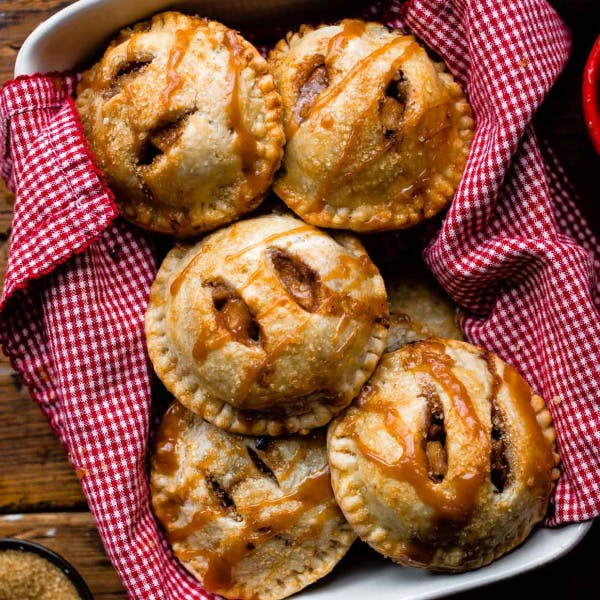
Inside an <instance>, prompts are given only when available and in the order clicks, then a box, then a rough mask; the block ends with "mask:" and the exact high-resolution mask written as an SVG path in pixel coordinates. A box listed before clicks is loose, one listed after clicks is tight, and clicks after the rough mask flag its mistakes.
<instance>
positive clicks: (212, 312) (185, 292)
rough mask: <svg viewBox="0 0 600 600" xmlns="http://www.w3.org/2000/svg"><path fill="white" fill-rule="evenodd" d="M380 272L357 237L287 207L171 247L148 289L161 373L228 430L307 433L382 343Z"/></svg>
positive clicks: (361, 376) (153, 350)
mask: <svg viewBox="0 0 600 600" xmlns="http://www.w3.org/2000/svg"><path fill="white" fill-rule="evenodd" d="M387 318H388V307H387V298H386V292H385V287H384V283H383V280H382V278H381V276H380V275H379V272H378V270H377V268H376V267H375V266H374V265H373V263H372V262H371V260H370V259H369V257H368V256H367V254H366V252H365V250H364V248H363V246H362V245H361V244H360V242H358V241H357V240H356V239H355V238H353V237H351V236H348V235H339V236H337V238H336V239H334V238H332V237H331V236H330V235H328V234H327V233H325V232H322V231H320V230H318V229H316V228H315V227H313V226H312V225H307V224H306V223H304V222H302V221H300V220H298V219H296V218H294V217H290V216H283V215H267V216H263V217H258V218H255V219H248V220H244V221H239V222H237V223H235V224H234V225H231V226H229V227H227V228H224V229H221V230H219V231H217V232H215V233H213V234H211V235H209V236H207V237H206V238H204V239H203V240H202V241H200V242H198V243H196V244H195V245H187V246H186V245H183V244H180V245H178V246H176V247H175V248H174V249H173V250H172V251H171V252H170V253H169V254H168V255H167V257H166V258H165V260H164V262H163V264H162V266H161V267H160V269H159V272H158V274H157V276H156V280H155V282H154V284H153V286H152V290H151V293H150V302H149V306H148V311H147V315H146V338H147V343H148V350H149V353H150V358H151V359H152V362H153V364H154V368H155V370H156V372H157V374H158V376H159V377H160V378H161V379H162V381H163V383H164V384H165V385H166V387H167V388H168V389H169V391H170V392H171V393H172V394H174V395H175V397H176V398H177V399H178V400H180V402H182V403H183V404H184V405H185V406H187V407H188V408H189V409H191V410H192V411H194V412H196V413H198V414H199V415H201V416H203V417H204V418H205V419H207V420H208V421H210V422H211V423H214V424H216V425H218V426H219V427H222V428H224V429H227V430H230V431H234V432H238V433H252V434H255V435H260V434H265V433H267V434H269V435H279V434H281V433H284V432H288V433H293V432H296V431H300V432H306V431H308V430H309V429H311V428H313V427H319V426H321V425H324V424H325V423H327V422H328V421H329V420H330V419H331V417H332V415H333V414H335V413H337V412H339V411H340V410H342V408H344V407H345V406H347V405H348V404H349V403H350V402H351V400H352V399H353V398H354V397H355V396H356V394H357V393H358V392H359V390H360V388H361V386H362V384H363V383H364V382H365V381H366V380H367V379H368V377H369V376H370V375H371V373H372V372H373V370H374V369H375V367H376V365H377V361H378V360H379V357H380V356H381V354H382V353H383V350H384V348H385V342H386V337H387V325H388V323H387Z"/></svg>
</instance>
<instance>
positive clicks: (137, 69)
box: [77, 12, 284, 237]
mask: <svg viewBox="0 0 600 600" xmlns="http://www.w3.org/2000/svg"><path fill="white" fill-rule="evenodd" d="M77 108H78V110H79V114H80V116H81V120H82V122H83V126H84V130H85V134H86V136H87V139H88V141H89V144H90V147H91V149H92V151H93V153H94V154H95V156H96V158H97V160H98V164H99V166H100V168H101V169H102V170H103V171H104V173H105V174H106V178H107V180H108V184H109V185H110V187H111V188H112V190H113V191H114V193H115V195H116V199H117V203H118V205H119V208H120V210H121V213H122V214H123V215H124V216H125V217H126V218H128V219H129V220H130V221H132V222H134V223H136V224H137V225H140V226H142V227H145V228H147V229H151V230H155V231H161V232H165V233H172V234H175V235H177V236H179V237H184V236H191V235H194V234H197V233H199V232H202V231H207V230H210V229H214V228H216V227H218V226H220V225H224V224H226V223H230V222H231V221H233V220H235V219H236V218H237V217H238V216H239V215H241V214H242V213H244V212H246V211H248V210H250V209H252V208H254V207H255V206H257V205H258V204H259V203H260V200H261V199H262V195H263V194H264V193H265V192H266V190H267V188H268V187H269V184H270V183H271V180H272V176H273V173H274V172H275V170H276V169H277V168H278V166H279V163H280V161H281V156H282V147H283V142H284V137H283V130H282V127H281V107H280V99H279V95H278V93H277V92H276V90H275V89H274V84H273V79H272V77H271V75H270V74H269V72H268V68H267V63H266V61H265V60H264V59H263V58H262V57H261V56H260V54H259V53H258V51H257V50H256V49H255V48H254V47H253V46H252V45H251V44H250V43H249V42H247V41H246V40H245V39H243V38H242V37H241V36H240V35H239V34H238V33H236V32H234V31H232V30H231V29H228V28H227V27H225V26H224V25H221V24H220V23H217V22H214V21H208V20H206V19H200V18H198V17H189V16H186V15H183V14H180V13H176V12H166V13H161V14H158V15H156V16H154V17H153V18H152V20H151V21H149V22H145V23H140V24H138V25H136V26H135V27H133V28H131V29H125V30H124V31H122V32H121V34H120V35H119V37H118V38H117V39H116V40H114V41H113V42H112V43H111V45H110V46H109V47H108V49H107V50H106V52H105V54H104V56H103V58H102V59H101V60H100V61H99V62H98V63H97V64H96V65H94V66H93V67H92V68H91V69H90V70H89V71H87V72H86V73H84V75H83V79H82V81H81V83H80V85H79V89H78V98H77Z"/></svg>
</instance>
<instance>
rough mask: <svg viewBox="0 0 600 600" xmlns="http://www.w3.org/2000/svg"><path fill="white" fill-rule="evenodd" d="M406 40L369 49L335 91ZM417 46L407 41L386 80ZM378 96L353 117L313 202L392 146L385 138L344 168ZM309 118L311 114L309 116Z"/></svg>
mask: <svg viewBox="0 0 600 600" xmlns="http://www.w3.org/2000/svg"><path fill="white" fill-rule="evenodd" d="M401 42H402V43H405V40H403V38H396V39H394V40H392V41H391V42H390V43H388V44H386V45H385V46H382V47H381V48H379V49H378V50H376V51H374V52H372V53H371V54H370V55H369V56H367V57H365V58H364V59H362V60H361V61H360V62H358V63H357V65H356V66H355V67H354V68H353V69H352V70H351V71H350V72H349V73H348V74H347V75H346V76H345V77H344V79H343V80H342V81H341V82H340V83H339V84H338V85H337V86H336V87H335V88H333V89H334V91H335V92H336V95H339V94H340V93H341V91H342V89H343V87H347V85H348V84H349V83H350V81H351V80H352V79H355V78H358V77H359V76H360V75H362V73H363V72H365V71H367V72H368V69H369V67H370V66H371V65H372V64H373V63H374V62H375V61H376V60H377V59H378V58H379V57H380V56H381V55H384V54H385V53H386V52H388V51H389V50H390V49H391V48H393V47H395V46H396V45H398V44H399V43H401ZM418 49H419V45H418V44H417V43H416V42H412V43H411V44H409V45H408V46H407V47H406V48H405V49H404V51H403V52H402V54H401V55H400V56H399V57H397V58H396V59H395V60H394V61H393V62H392V64H391V66H390V68H389V69H388V71H387V73H386V76H385V77H384V79H383V80H384V81H388V80H389V79H390V78H391V77H392V76H393V74H394V73H395V72H396V71H397V70H398V64H399V63H401V62H403V61H405V60H406V59H407V58H408V57H410V56H411V55H412V54H414V52H416V51H417V50H418ZM330 95H331V94H327V92H326V93H325V94H323V96H322V97H320V98H319V99H318V100H317V102H316V103H315V105H314V106H313V108H312V110H311V113H312V112H315V113H316V112H317V111H319V110H320V109H321V108H322V107H323V106H324V105H326V104H327V103H328V102H329V101H330V98H329V96H330ZM380 99H381V98H380V95H379V94H376V95H375V96H374V97H373V98H372V100H371V102H370V103H368V104H367V106H366V107H364V108H363V110H362V111H361V112H360V114H359V115H358V116H357V118H355V119H353V120H352V123H351V129H350V132H349V133H348V135H347V137H346V139H345V140H344V143H343V146H342V149H341V152H340V153H339V154H338V156H339V159H338V161H337V164H335V165H334V166H332V168H331V169H330V171H329V177H328V178H327V179H326V180H325V181H324V182H323V184H322V185H321V188H320V189H319V190H318V191H317V192H316V194H315V201H314V202H315V204H317V205H318V204H321V203H323V202H324V200H325V198H327V197H328V196H329V194H330V192H331V190H332V188H333V187H334V186H335V185H336V183H338V182H339V183H340V185H343V184H346V183H347V182H348V180H350V179H353V178H355V177H356V176H357V175H359V174H360V173H362V172H363V171H364V170H366V169H367V168H369V167H370V166H372V165H373V164H374V163H375V162H377V161H378V160H379V159H380V158H381V157H382V156H383V155H384V154H385V153H386V152H387V151H388V150H389V148H390V147H391V146H392V145H393V143H394V140H391V139H389V140H388V139H385V140H384V141H383V142H382V143H381V144H378V145H377V147H375V148H374V149H373V151H372V152H371V153H370V155H368V156H365V157H364V158H362V160H361V162H360V163H359V164H358V165H355V166H354V167H353V168H352V169H351V170H345V167H346V166H347V164H348V163H349V162H350V161H351V160H352V159H355V158H356V156H358V155H359V154H360V153H357V152H356V146H357V145H358V142H359V141H360V137H361V134H362V130H363V127H364V121H365V119H366V118H367V116H368V115H369V113H371V112H373V110H374V107H375V105H376V104H378V103H379V102H380ZM309 117H310V115H309ZM416 185H417V184H416V183H414V184H412V185H411V191H412V189H413V188H415V187H416Z"/></svg>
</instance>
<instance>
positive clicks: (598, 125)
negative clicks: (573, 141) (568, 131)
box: [582, 36, 600, 155]
mask: <svg viewBox="0 0 600 600" xmlns="http://www.w3.org/2000/svg"><path fill="white" fill-rule="evenodd" d="M599 87H600V36H598V38H596V41H595V42H594V45H593V46H592V50H591V52H590V54H589V56H588V59H587V62H586V65H585V69H584V70H583V82H582V102H583V117H584V119H585V125H586V127H587V130H588V133H589V136H590V139H591V140H592V144H593V145H594V148H595V149H596V152H597V153H598V154H599V155H600V95H599V93H598V88H599Z"/></svg>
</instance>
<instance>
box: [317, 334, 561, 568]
mask: <svg viewBox="0 0 600 600" xmlns="http://www.w3.org/2000/svg"><path fill="white" fill-rule="evenodd" d="M554 442H555V433H554V429H553V427H552V425H551V418H550V413H549V411H548V409H547V408H546V407H545V405H544V401H543V400H542V399H541V398H540V397H539V396H537V395H535V394H534V393H533V392H532V390H531V388H530V386H529V385H528V384H527V383H526V382H525V380H524V379H523V378H522V377H521V375H519V373H518V372H517V371H516V370H515V369H513V368H512V367H511V366H509V365H508V364H506V363H504V362H503V361H502V360H500V359H499V358H498V357H497V356H495V355H493V354H491V353H490V352H488V351H485V350H482V349H481V348H478V347H476V346H472V345H470V344H467V343H466V342H460V341H454V340H441V339H432V340H427V341H420V342H416V343H414V344H409V345H407V346H404V347H403V348H400V349H399V350H396V351H395V352H391V353H388V354H384V356H383V358H382V360H381V362H380V364H379V367H378V368H377V370H376V371H375V373H374V375H373V376H372V377H371V379H370V380H369V382H368V383H367V384H366V385H365V386H364V387H363V389H362V391H361V393H360V395H359V397H358V399H357V401H356V402H355V403H354V404H353V405H352V406H351V407H350V408H349V409H348V410H347V411H346V412H345V413H344V414H343V415H341V416H339V417H338V418H336V419H335V420H334V421H333V422H332V423H331V424H330V427H329V433H328V456H329V462H330V467H331V477H332V485H333V489H334V492H335V495H336V499H337V501H338V503H339V505H340V507H341V509H342V511H343V512H344V514H345V516H346V518H347V519H348V522H349V523H350V524H351V525H352V527H353V528H354V530H355V531H356V533H357V534H358V535H359V536H360V537H361V538H362V539H363V540H364V541H366V542H367V543H369V544H370V545H371V546H372V547H373V548H374V549H375V550H377V551H379V552H380V553H382V554H384V555H385V556H388V557H389V558H391V559H392V560H394V561H395V562H398V563H401V564H404V565H411V566H418V567H427V568H429V569H432V570H438V571H448V572H460V571H466V570H469V569H475V568H478V567H481V566H483V565H486V564H488V563H489V562H491V561H492V560H494V559H495V558H498V557H499V556H501V555H502V554H504V553H506V552H508V551H509V550H511V549H512V548H514V547H515V546H516V545H518V544H520V543H521V542H522V541H523V540H524V539H525V538H526V537H527V536H528V535H529V533H530V531H531V529H532V527H533V526H534V525H535V524H536V523H538V522H539V521H540V520H541V519H542V518H543V517H544V516H545V514H546V510H547V507H548V501H549V496H550V493H551V490H552V488H553V482H554V480H555V479H556V478H557V477H558V472H557V469H556V465H557V464H558V455H557V454H556V452H555V449H554Z"/></svg>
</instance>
